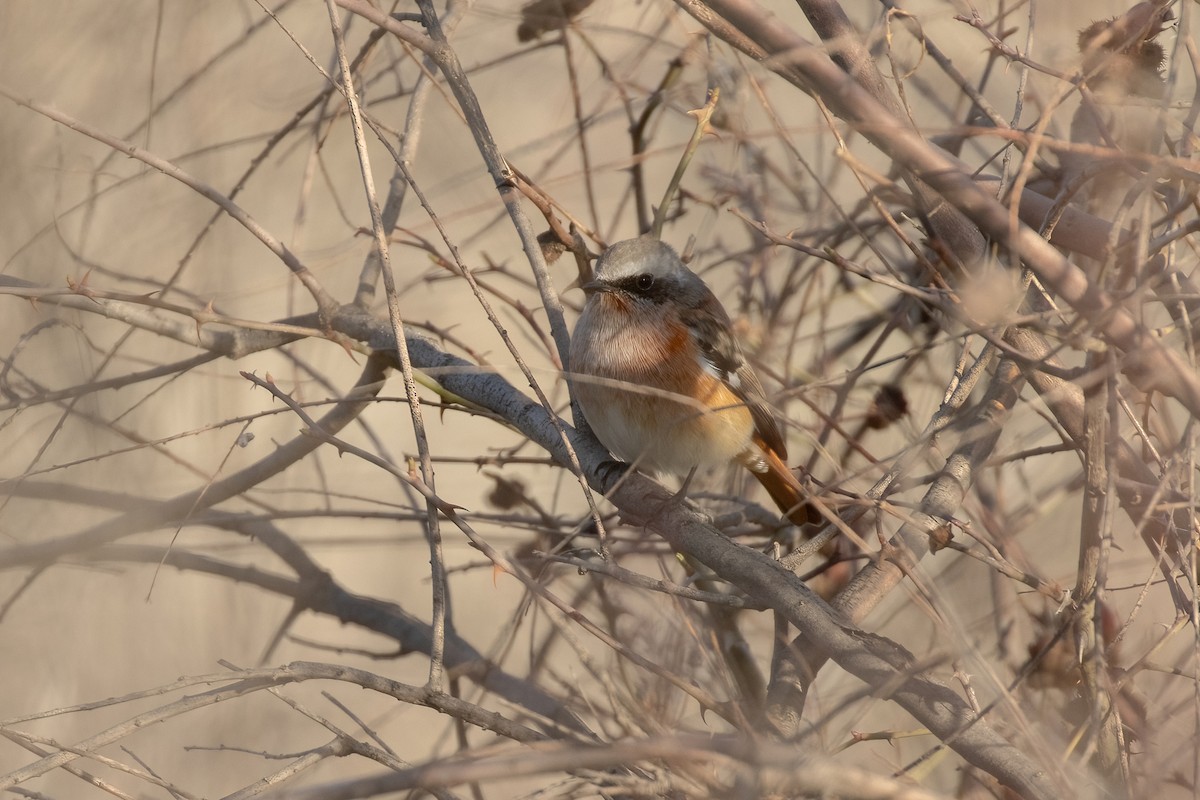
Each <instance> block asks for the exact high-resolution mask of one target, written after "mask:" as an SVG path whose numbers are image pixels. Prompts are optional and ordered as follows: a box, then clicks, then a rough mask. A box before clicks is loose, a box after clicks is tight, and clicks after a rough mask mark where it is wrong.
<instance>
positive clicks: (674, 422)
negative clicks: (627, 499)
mask: <svg viewBox="0 0 1200 800" xmlns="http://www.w3.org/2000/svg"><path fill="white" fill-rule="evenodd" d="M643 385H645V386H647V388H648V389H649V390H650V391H648V392H645V393H643V392H638V391H636V390H626V389H622V388H618V387H617V386H615V385H613V386H610V385H600V384H596V383H590V382H588V378H587V377H582V378H581V379H579V380H578V381H576V385H575V394H576V397H577V398H578V400H579V404H580V406H582V408H583V413H584V415H585V416H586V417H587V420H588V424H589V425H591V427H592V430H593V431H594V432H595V434H596V438H598V439H599V440H600V441H601V442H602V443H603V444H604V446H605V447H607V448H608V449H609V450H610V451H611V452H612V453H613V455H615V456H617V457H618V458H620V459H621V460H622V461H628V462H630V463H635V464H637V465H638V466H639V467H641V468H642V469H643V470H645V471H647V472H655V473H669V474H672V475H686V474H687V473H688V472H689V471H690V470H691V469H692V468H693V467H697V466H701V467H703V466H710V465H716V464H724V463H728V462H730V461H732V460H733V459H735V458H737V457H738V456H739V455H741V454H742V453H744V452H745V451H746V450H747V449H748V448H749V447H750V436H751V432H752V431H753V427H754V423H753V420H752V418H751V416H750V412H749V411H748V410H747V409H746V408H745V406H742V405H734V404H726V405H725V406H724V407H723V408H722V410H719V411H704V410H703V409H702V408H701V406H700V404H699V403H697V404H695V405H692V404H688V403H684V402H678V401H675V400H671V399H669V398H668V397H664V396H662V394H663V393H665V392H666V391H667V390H666V389H665V388H664V387H662V386H654V385H653V384H652V383H650V382H647V383H646V384H643ZM655 391H657V392H658V393H659V394H658V395H656V394H655V393H654V392H655ZM676 391H678V390H676ZM680 393H681V394H682V392H680Z"/></svg>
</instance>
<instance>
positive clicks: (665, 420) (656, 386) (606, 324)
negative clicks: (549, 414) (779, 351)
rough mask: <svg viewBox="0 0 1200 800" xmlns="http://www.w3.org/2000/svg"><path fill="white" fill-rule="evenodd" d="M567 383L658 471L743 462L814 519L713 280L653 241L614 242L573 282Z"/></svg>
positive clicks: (604, 433)
mask: <svg viewBox="0 0 1200 800" xmlns="http://www.w3.org/2000/svg"><path fill="white" fill-rule="evenodd" d="M583 290H584V292H586V293H587V296H588V299H587V304H586V305H585V306H584V309H583V315H582V316H581V317H580V318H579V322H578V323H577V324H576V326H575V333H574V335H573V336H572V337H571V364H570V368H571V371H572V374H573V375H574V381H573V383H574V392H575V397H576V399H577V400H578V401H579V405H580V407H581V408H582V409H583V414H584V416H585V417H586V418H587V421H588V424H589V425H590V426H591V428H592V430H593V431H594V432H595V434H596V436H597V438H599V439H600V441H601V442H602V443H603V444H604V446H605V447H607V448H608V449H609V450H610V451H611V452H612V453H613V454H614V455H615V456H617V457H618V458H620V459H622V460H624V461H628V462H631V463H633V464H635V465H636V466H638V467H641V468H642V469H644V470H646V471H648V472H651V473H658V474H663V473H666V474H674V475H686V474H689V473H690V472H691V471H692V470H693V469H694V468H696V467H702V466H712V465H720V464H727V463H729V462H731V461H736V462H737V463H740V464H742V465H744V466H745V467H746V468H748V469H749V470H750V472H751V473H753V474H754V477H756V478H758V480H759V481H760V482H761V483H762V484H763V486H764V487H766V489H767V492H768V494H770V496H771V499H772V500H774V501H775V503H776V505H778V506H779V507H780V509H781V510H782V511H783V512H784V513H785V514H786V515H787V516H788V518H789V519H791V520H792V521H793V522H794V523H796V524H803V523H804V522H808V521H810V515H811V521H816V519H817V517H816V516H815V512H813V511H812V510H811V509H810V508H808V507H807V506H806V505H805V502H804V498H805V491H804V489H803V487H802V485H801V484H800V481H799V480H798V479H797V478H796V476H795V475H794V474H793V473H792V471H791V470H790V469H788V467H787V465H786V463H785V462H784V460H785V459H786V458H787V446H786V444H785V443H784V438H783V433H782V432H781V431H780V428H779V423H778V421H777V420H776V418H775V415H774V413H773V412H772V411H771V409H770V407H769V406H768V405H767V399H766V395H765V394H764V392H763V387H762V383H761V382H760V381H759V379H758V376H757V375H756V374H755V372H754V369H753V368H752V367H751V366H750V364H748V363H747V362H746V357H745V356H744V355H743V354H742V348H741V346H740V345H739V344H738V342H737V340H736V339H735V338H734V336H733V331H732V325H731V323H730V320H729V315H728V314H727V313H726V312H725V309H724V308H723V307H722V306H721V303H720V301H719V300H717V298H716V296H715V295H714V294H713V293H712V290H711V289H709V288H708V286H707V285H706V284H705V283H704V281H703V280H702V279H701V278H700V276H698V275H696V274H695V273H694V272H692V271H691V270H690V269H688V268H687V267H686V266H684V264H683V262H682V261H680V259H679V256H678V255H677V254H676V253H675V251H674V250H673V249H671V247H670V246H668V245H666V244H664V243H663V242H661V241H659V240H657V239H654V238H651V237H646V236H643V237H641V238H638V239H629V240H626V241H623V242H617V243H616V244H614V245H613V246H611V247H609V248H608V249H607V250H605V251H604V253H603V254H602V255H601V256H600V258H599V260H598V261H597V262H596V266H595V271H594V275H593V279H592V280H591V281H590V282H588V283H586V284H584V286H583Z"/></svg>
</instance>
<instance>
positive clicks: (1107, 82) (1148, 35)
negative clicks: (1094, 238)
mask: <svg viewBox="0 0 1200 800" xmlns="http://www.w3.org/2000/svg"><path fill="white" fill-rule="evenodd" d="M1174 19H1175V15H1174V14H1173V13H1172V12H1171V9H1170V8H1168V4H1167V3H1166V2H1165V0H1156V2H1142V3H1138V4H1136V5H1135V6H1133V7H1132V8H1130V9H1129V10H1128V11H1127V12H1125V13H1124V14H1123V15H1121V16H1119V17H1113V18H1111V19H1105V20H1100V21H1098V22H1093V23H1092V24H1090V25H1088V26H1087V27H1086V28H1083V29H1082V30H1081V31H1079V53H1080V56H1081V62H1082V63H1081V69H1082V72H1083V75H1084V77H1085V78H1086V80H1087V86H1088V88H1090V89H1091V92H1092V102H1084V103H1083V104H1081V105H1080V107H1079V108H1078V109H1077V110H1076V111H1075V115H1074V116H1073V117H1072V119H1071V141H1072V142H1076V143H1078V144H1086V145H1096V146H1100V147H1116V148H1118V149H1120V150H1124V151H1126V152H1128V153H1136V154H1147V155H1154V154H1157V153H1158V152H1159V150H1160V149H1161V146H1162V141H1163V128H1164V125H1165V119H1164V117H1163V114H1162V101H1163V97H1164V96H1165V94H1166V91H1167V86H1166V82H1165V81H1164V80H1163V76H1162V66H1163V60H1164V58H1165V51H1164V50H1163V46H1162V45H1161V44H1159V43H1158V42H1157V41H1155V37H1157V36H1158V35H1159V34H1160V33H1162V32H1163V31H1164V30H1166V28H1167V27H1168V26H1169V25H1170V24H1171V23H1172V22H1173V21H1174ZM1059 160H1060V162H1061V164H1062V166H1063V173H1064V183H1065V184H1066V185H1067V186H1068V187H1070V186H1072V185H1073V184H1075V183H1077V182H1080V181H1087V183H1086V184H1085V185H1083V187H1082V188H1081V189H1080V191H1079V192H1078V193H1077V194H1076V196H1075V201H1076V203H1077V204H1078V205H1080V206H1081V207H1083V208H1085V209H1086V210H1088V211H1090V212H1091V213H1093V214H1096V215H1098V216H1101V217H1104V218H1106V219H1112V218H1113V216H1114V215H1115V214H1116V213H1117V212H1118V211H1119V210H1120V209H1121V207H1122V206H1123V205H1124V204H1125V203H1127V202H1128V198H1126V196H1125V195H1126V193H1127V192H1128V191H1129V190H1130V189H1131V188H1133V187H1134V186H1135V185H1136V184H1137V183H1138V181H1139V180H1141V179H1142V172H1141V171H1140V170H1138V169H1136V168H1134V167H1133V166H1132V165H1130V164H1122V163H1119V162H1118V163H1113V162H1099V163H1097V162H1096V161H1095V160H1094V159H1093V158H1092V157H1091V156H1090V155H1088V154H1086V153H1072V152H1067V153H1064V154H1063V155H1062V156H1061V157H1060V159H1059Z"/></svg>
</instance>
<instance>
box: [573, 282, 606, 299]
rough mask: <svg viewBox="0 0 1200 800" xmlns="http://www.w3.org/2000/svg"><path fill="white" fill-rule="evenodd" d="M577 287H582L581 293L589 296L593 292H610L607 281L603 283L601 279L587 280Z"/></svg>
mask: <svg viewBox="0 0 1200 800" xmlns="http://www.w3.org/2000/svg"><path fill="white" fill-rule="evenodd" d="M579 288H580V289H583V293H584V294H586V295H588V296H589V297H590V296H592V295H593V294H595V293H596V292H611V291H612V287H611V286H609V285H608V284H607V283H604V282H603V281H588V282H587V283H585V284H584V285H583V286H580V287H579Z"/></svg>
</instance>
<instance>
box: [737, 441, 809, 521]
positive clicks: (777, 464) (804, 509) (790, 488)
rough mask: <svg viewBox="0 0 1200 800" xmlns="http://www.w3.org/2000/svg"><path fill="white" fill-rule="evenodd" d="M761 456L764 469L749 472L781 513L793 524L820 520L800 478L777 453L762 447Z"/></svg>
mask: <svg viewBox="0 0 1200 800" xmlns="http://www.w3.org/2000/svg"><path fill="white" fill-rule="evenodd" d="M762 458H763V465H764V466H765V467H766V469H765V470H762V471H759V470H757V469H752V470H751V472H752V473H754V477H756V478H758V482H759V483H761V484H762V485H763V488H764V489H766V490H767V494H769V495H770V496H771V499H772V500H774V501H775V505H777V506H779V510H780V511H781V512H783V515H784V516H785V517H787V518H788V519H789V520H790V521H791V523H792V524H793V525H804V524H806V523H814V524H815V523H818V522H821V521H822V517H821V514H820V513H819V512H818V511H817V510H816V509H815V508H813V507H812V506H811V505H809V503H808V500H807V496H808V493H807V492H805V491H804V487H803V486H802V485H801V484H800V479H799V478H797V477H796V475H795V473H793V472H792V471H791V470H790V469H788V465H787V464H785V463H783V459H781V458H780V457H779V454H778V453H776V452H775V451H774V450H773V449H771V448H769V447H763V448H762Z"/></svg>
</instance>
